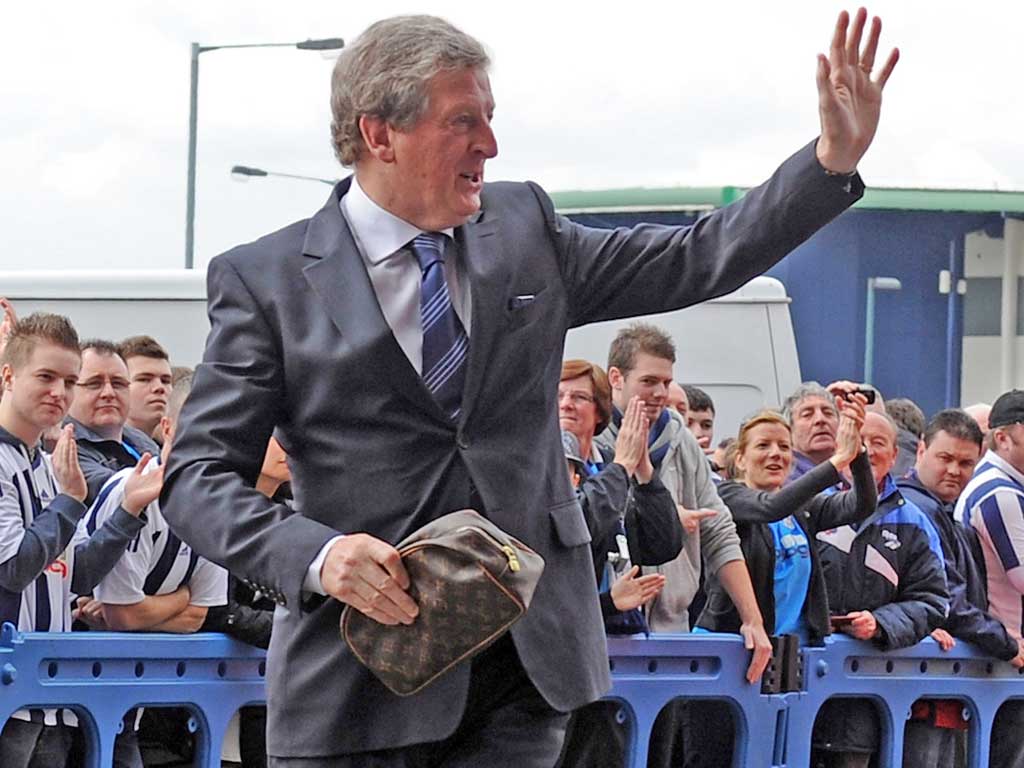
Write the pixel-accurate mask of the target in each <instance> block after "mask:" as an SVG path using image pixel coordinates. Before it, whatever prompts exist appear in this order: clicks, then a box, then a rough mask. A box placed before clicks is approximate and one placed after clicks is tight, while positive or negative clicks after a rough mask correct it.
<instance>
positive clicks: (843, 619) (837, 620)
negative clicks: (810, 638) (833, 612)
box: [828, 615, 853, 629]
mask: <svg viewBox="0 0 1024 768" xmlns="http://www.w3.org/2000/svg"><path fill="white" fill-rule="evenodd" d="M828 623H829V624H831V625H832V629H840V628H842V627H848V626H850V625H851V624H853V617H852V616H846V615H841V616H829V617H828Z"/></svg>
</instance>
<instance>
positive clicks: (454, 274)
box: [302, 176, 472, 595]
mask: <svg viewBox="0 0 1024 768" xmlns="http://www.w3.org/2000/svg"><path fill="white" fill-rule="evenodd" d="M340 208H341V214H342V216H344V217H345V221H346V222H347V223H348V228H349V230H351V232H352V238H353V239H354V240H355V241H356V247H357V248H358V249H359V255H360V256H362V257H363V264H365V265H366V271H367V273H368V274H369V276H370V283H371V284H372V285H373V292H374V293H375V294H376V295H377V303H378V304H379V305H380V309H381V312H382V313H383V314H384V320H385V321H387V324H388V326H389V327H390V328H391V332H392V333H393V334H394V336H395V340H396V341H397V342H398V346H400V347H401V348H402V351H403V352H404V353H405V356H406V357H407V358H409V362H410V364H412V367H413V368H415V369H416V372H417V373H422V372H423V326H422V324H421V323H420V285H421V283H422V277H423V276H422V273H421V271H420V265H419V263H418V262H417V261H416V257H415V256H414V255H413V253H412V250H411V249H410V248H408V247H407V246H408V245H409V243H410V241H411V240H412V239H413V238H414V237H416V236H417V235H419V234H421V233H422V232H423V231H424V230H422V229H420V228H419V227H417V226H415V225H413V224H410V223H409V222H407V221H405V220H404V219H400V218H398V217H397V216H395V215H394V214H393V213H391V212H390V211H386V210H384V209H383V208H381V207H380V206H379V205H377V204H376V203H375V202H373V200H371V199H370V197H369V195H367V194H366V192H364V191H363V188H362V187H361V186H359V181H358V179H356V177H355V176H353V177H352V184H351V186H349V190H348V194H346V195H345V196H344V197H343V198H341V202H340ZM441 231H442V232H443V233H444V234H445V235H447V236H448V238H447V240H446V247H445V259H444V276H445V280H447V282H448V294H449V296H450V297H451V300H452V308H453V309H454V310H455V314H456V315H458V316H459V320H461V321H462V327H463V328H465V329H466V335H469V333H470V322H471V314H472V309H471V307H472V304H471V303H470V294H469V280H468V279H467V278H466V270H465V266H464V265H463V264H462V260H461V259H460V258H459V255H458V249H457V248H455V247H454V241H453V237H454V230H453V229H451V228H448V229H444V230H441ZM341 538H342V536H335V537H334V538H333V539H331V540H330V541H328V542H327V543H326V544H324V546H323V548H322V549H321V550H320V552H319V553H317V556H316V557H315V558H314V559H313V562H312V563H310V564H309V570H308V571H307V572H306V578H305V579H304V580H303V583H302V587H303V589H305V590H306V591H307V592H316V593H317V594H321V595H323V594H326V593H325V592H324V588H323V585H322V584H321V583H320V569H321V568H322V567H323V564H324V560H325V559H326V558H327V551H328V550H329V549H330V548H331V547H332V546H333V545H334V543H335V542H336V541H338V540H339V539H341Z"/></svg>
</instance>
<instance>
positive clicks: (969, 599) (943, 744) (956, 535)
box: [888, 400, 1024, 768]
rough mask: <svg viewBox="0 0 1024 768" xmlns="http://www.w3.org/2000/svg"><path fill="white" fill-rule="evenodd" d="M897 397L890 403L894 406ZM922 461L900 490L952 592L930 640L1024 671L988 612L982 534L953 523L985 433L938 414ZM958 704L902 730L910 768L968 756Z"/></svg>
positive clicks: (943, 702)
mask: <svg viewBox="0 0 1024 768" xmlns="http://www.w3.org/2000/svg"><path fill="white" fill-rule="evenodd" d="M898 402H899V400H890V401H889V403H888V405H889V406H892V405H893V404H894V403H898ZM921 432H922V433H923V438H922V439H921V441H920V443H919V445H918V448H917V461H916V463H915V465H914V468H913V469H912V470H910V472H909V473H908V474H907V476H906V477H904V478H902V479H901V480H898V481H897V483H896V485H897V487H898V488H899V490H900V492H901V493H902V494H903V496H904V498H906V499H908V500H909V501H911V502H913V503H914V504H916V505H917V507H918V508H919V509H920V510H921V511H922V512H924V513H925V515H927V516H928V519H929V520H930V521H931V522H932V524H933V525H934V526H935V530H936V531H937V532H938V534H939V541H940V543H941V544H942V555H943V558H944V560H945V565H946V585H947V588H948V589H949V595H950V602H949V615H948V616H947V617H946V621H945V622H944V623H943V625H942V627H941V628H939V629H935V630H933V631H932V637H933V638H934V639H935V640H936V641H937V642H938V643H939V645H940V646H941V647H942V649H943V650H947V651H948V650H949V649H950V648H952V647H953V646H954V645H955V644H956V641H955V640H954V638H958V639H961V640H964V641H966V642H969V643H973V644H974V645H976V646H977V647H978V648H979V649H981V650H982V651H984V652H985V653H986V654H988V655H990V656H994V657H995V658H997V659H1002V660H1003V661H1009V662H1010V663H1011V664H1013V665H1014V666H1016V667H1021V666H1024V652H1022V646H1021V644H1020V643H1019V642H1018V641H1017V640H1016V639H1014V638H1013V637H1011V636H1010V634H1009V633H1008V632H1007V631H1006V629H1005V627H1003V625H1002V624H1001V623H1000V622H999V620H998V619H996V618H995V617H993V616H992V615H991V614H989V613H988V595H987V593H986V584H985V575H984V571H982V570H981V568H980V564H979V563H978V562H976V561H975V558H974V552H973V548H974V546H975V545H976V544H977V536H976V535H974V534H973V532H971V531H968V529H966V528H964V527H963V526H962V525H960V524H959V523H957V522H956V521H955V520H954V519H953V510H954V508H955V505H956V502H957V499H958V498H960V494H961V493H962V492H963V490H964V487H965V486H966V485H967V483H968V482H969V481H970V479H971V474H972V473H973V472H974V467H975V465H976V464H977V463H978V458H979V457H980V456H981V445H982V440H983V435H982V432H981V429H980V428H979V427H978V424H977V422H975V421H974V419H972V418H971V417H970V416H968V415H967V414H966V413H964V412H963V411H961V410H956V409H949V410H945V411H939V412H938V413H937V414H936V415H935V416H934V417H933V418H932V420H931V421H930V422H928V424H927V425H923V424H922V426H921ZM963 709H964V705H963V702H962V701H959V700H956V699H931V700H921V701H919V702H917V703H915V704H914V707H913V710H912V712H911V718H910V720H909V721H908V722H907V726H906V730H905V731H904V742H903V765H904V766H905V768H952V767H953V765H954V764H955V757H956V755H958V754H960V755H964V754H965V753H964V749H965V747H966V738H965V737H966V732H967V731H966V729H967V721H966V720H964V717H963Z"/></svg>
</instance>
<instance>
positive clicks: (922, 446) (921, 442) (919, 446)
mask: <svg viewBox="0 0 1024 768" xmlns="http://www.w3.org/2000/svg"><path fill="white" fill-rule="evenodd" d="M926 450H927V447H926V446H925V444H924V440H922V439H920V438H918V441H917V460H918V461H921V457H923V456H924V452H925V451H926Z"/></svg>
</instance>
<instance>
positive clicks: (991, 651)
mask: <svg viewBox="0 0 1024 768" xmlns="http://www.w3.org/2000/svg"><path fill="white" fill-rule="evenodd" d="M896 486H897V487H898V488H899V489H900V492H901V493H902V494H903V496H904V497H905V498H906V499H908V500H909V501H912V502H914V504H916V505H917V506H918V508H919V509H920V510H921V511H922V512H924V513H925V514H926V515H927V516H928V519H929V520H931V521H932V524H933V525H934V526H935V530H936V531H938V534H939V542H940V543H941V544H942V555H943V557H944V558H945V561H946V586H947V588H948V589H949V616H948V617H947V618H946V623H945V624H944V625H943V628H944V629H946V630H947V631H948V632H949V633H950V634H951V635H953V636H954V637H957V638H959V639H961V640H965V641H966V642H968V643H973V644H974V645H976V646H978V648H980V649H981V650H982V651H984V652H985V653H987V654H988V655H990V656H995V657H996V658H997V659H1002V660H1003V661H1009V660H1010V659H1012V658H1013V657H1014V656H1016V655H1017V650H1018V646H1017V641H1016V640H1014V639H1013V638H1012V637H1010V634H1009V633H1008V632H1007V631H1006V628H1005V627H1004V626H1003V624H1002V622H1001V621H999V619H997V618H995V617H994V616H992V615H991V614H989V613H988V589H987V586H988V584H987V577H986V574H985V565H984V561H982V562H979V561H977V560H975V558H974V554H973V546H972V545H973V541H972V540H975V538H976V534H975V532H974V530H973V529H970V530H969V529H967V528H965V527H964V526H962V525H960V524H959V523H958V522H956V521H955V520H954V519H953V507H954V505H953V504H947V503H945V502H943V501H942V500H941V499H939V498H938V497H936V496H935V495H934V494H932V493H931V492H930V491H929V490H928V489H927V488H925V487H924V486H923V485H922V484H921V480H920V478H918V476H917V473H916V472H913V471H911V473H910V474H909V475H907V476H906V477H904V478H902V479H901V480H898V481H897V482H896Z"/></svg>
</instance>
